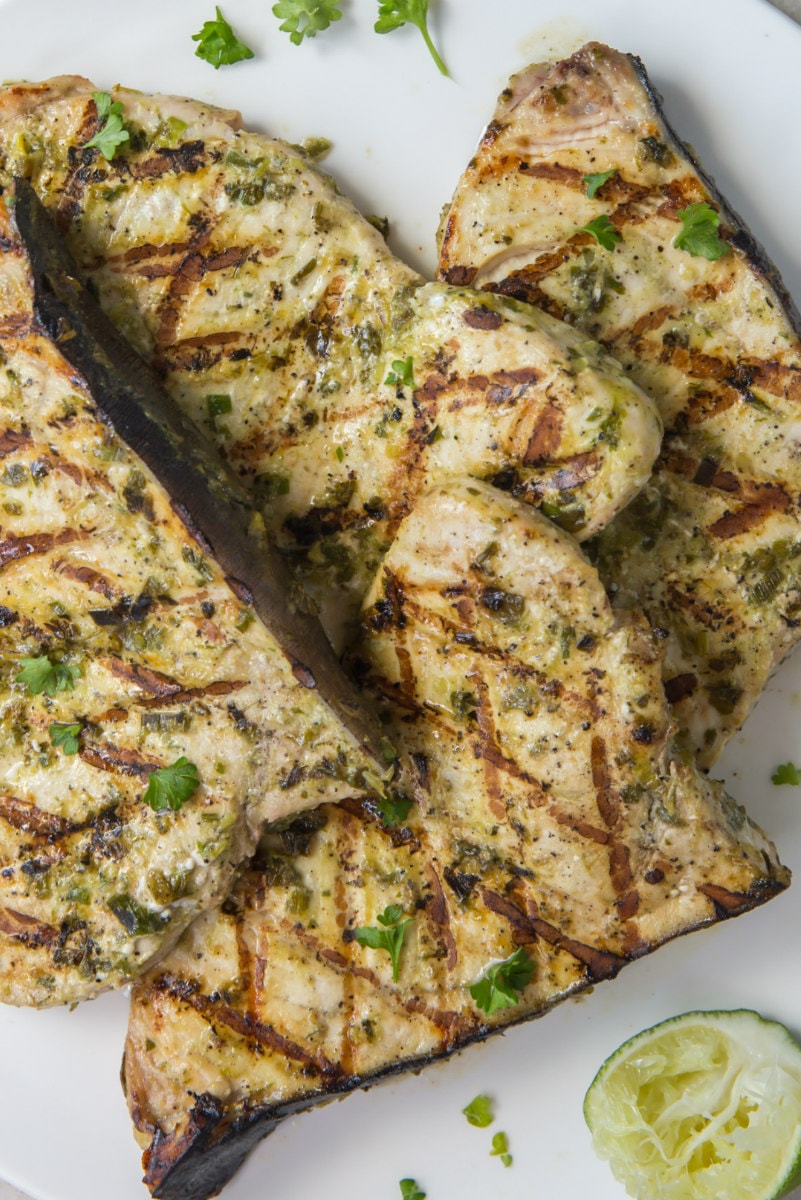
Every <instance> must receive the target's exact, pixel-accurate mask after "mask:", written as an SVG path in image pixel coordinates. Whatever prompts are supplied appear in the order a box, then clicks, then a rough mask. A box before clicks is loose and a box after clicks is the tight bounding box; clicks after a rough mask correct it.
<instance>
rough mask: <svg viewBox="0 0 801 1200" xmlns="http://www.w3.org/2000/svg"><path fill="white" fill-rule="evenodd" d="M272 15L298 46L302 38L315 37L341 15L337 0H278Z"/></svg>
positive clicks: (291, 40)
mask: <svg viewBox="0 0 801 1200" xmlns="http://www.w3.org/2000/svg"><path fill="white" fill-rule="evenodd" d="M273 15H274V16H276V17H278V18H279V20H281V21H282V24H281V25H279V26H278V28H279V29H280V30H281V31H282V32H283V33H288V34H289V40H290V42H292V43H293V44H294V45H295V46H299V45H300V43H301V42H302V41H303V39H304V38H307V37H308V38H313V37H316V36H317V34H318V33H322V32H323V30H324V29H327V28H328V26H329V25H330V24H331V23H332V22H333V21H338V20H339V19H340V17H341V16H342V12H341V10H340V7H339V0H279V3H278V4H274V5H273Z"/></svg>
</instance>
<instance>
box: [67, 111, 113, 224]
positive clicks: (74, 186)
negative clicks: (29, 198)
mask: <svg viewBox="0 0 801 1200" xmlns="http://www.w3.org/2000/svg"><path fill="white" fill-rule="evenodd" d="M85 105H86V106H85V108H84V111H83V116H82V118H81V121H80V124H79V125H78V126H77V128H76V130H75V132H74V134H73V135H72V142H73V145H72V147H71V148H70V151H69V152H68V161H69V163H70V167H69V170H68V171H67V173H66V175H65V177H64V181H63V183H62V184H61V188H60V191H59V197H58V203H57V205H56V211H55V218H56V225H57V226H58V228H59V229H60V230H61V232H62V233H66V232H67V230H68V229H69V226H70V225H71V224H72V222H73V221H74V220H75V218H76V216H77V215H78V212H79V211H80V207H81V200H82V197H83V190H84V186H85V185H86V184H87V183H88V182H90V181H91V180H94V181H95V182H100V181H102V180H104V179H106V178H107V177H108V175H107V172H106V171H105V170H103V169H98V168H96V167H95V165H94V162H95V159H96V158H97V157H98V151H96V150H87V149H85V146H86V143H87V142H89V141H91V139H92V137H93V136H94V135H95V134H96V133H98V132H99V130H100V128H101V122H100V121H99V120H98V116H97V105H96V104H95V102H94V100H92V99H91V97H89V98H88V99H87V100H86V102H85Z"/></svg>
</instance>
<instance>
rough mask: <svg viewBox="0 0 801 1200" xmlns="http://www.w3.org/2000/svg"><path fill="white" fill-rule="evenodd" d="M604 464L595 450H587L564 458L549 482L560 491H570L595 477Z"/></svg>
mask: <svg viewBox="0 0 801 1200" xmlns="http://www.w3.org/2000/svg"><path fill="white" fill-rule="evenodd" d="M556 461H557V462H559V460H558V459H557V460H556ZM602 466H603V463H602V461H601V458H600V456H599V455H598V454H596V452H595V451H594V450H585V451H584V453H583V454H577V455H576V456H575V457H574V458H568V459H563V460H562V462H561V465H560V466H559V468H558V470H557V471H556V472H555V473H554V474H553V475H551V476H550V477H549V479H548V484H549V485H550V486H551V487H553V488H556V490H557V491H558V492H565V491H570V490H571V489H572V488H576V487H579V485H580V484H582V483H587V482H588V481H589V480H590V479H593V478H594V477H595V476H596V475H597V474H598V472H599V471H600V470H601V468H602Z"/></svg>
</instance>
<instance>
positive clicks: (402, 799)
mask: <svg viewBox="0 0 801 1200" xmlns="http://www.w3.org/2000/svg"><path fill="white" fill-rule="evenodd" d="M411 807H412V801H411V800H409V799H408V798H407V797H406V796H400V795H392V794H387V795H385V796H381V798H380V799H379V800H378V803H377V804H376V809H377V811H378V815H379V817H380V818H381V824H382V825H383V826H384V827H385V828H386V829H397V828H398V826H399V825H403V823H404V821H405V820H406V818H407V817H408V815H409V812H410V810H411Z"/></svg>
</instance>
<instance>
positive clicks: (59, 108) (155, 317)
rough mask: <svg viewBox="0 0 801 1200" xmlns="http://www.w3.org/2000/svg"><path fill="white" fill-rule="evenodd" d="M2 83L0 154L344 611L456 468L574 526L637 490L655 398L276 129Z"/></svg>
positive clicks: (592, 527)
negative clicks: (481, 284) (467, 278)
mask: <svg viewBox="0 0 801 1200" xmlns="http://www.w3.org/2000/svg"><path fill="white" fill-rule="evenodd" d="M92 90H93V88H92V85H91V84H90V83H89V82H88V81H87V80H84V79H78V78H74V77H65V78H62V79H57V80H53V81H50V82H49V83H45V84H40V85H16V84H15V85H11V86H8V87H6V88H4V89H2V90H0V160H1V161H2V164H4V168H5V170H6V171H8V172H12V173H17V174H26V175H29V176H30V178H31V180H32V182H33V184H34V186H35V187H36V189H37V191H38V193H39V194H40V196H41V198H42V199H43V201H44V202H45V203H46V204H47V205H48V206H49V207H51V208H52V209H53V210H54V211H55V214H56V217H57V220H58V222H59V224H60V226H61V228H62V229H63V231H64V233H65V235H66V236H67V238H68V239H69V243H70V245H71V248H72V250H73V252H74V253H75V255H76V257H77V259H78V260H79V262H80V263H81V264H82V265H83V266H84V267H85V268H86V271H87V274H88V276H89V278H90V279H91V280H92V282H93V283H94V285H95V286H96V288H97V291H98V295H99V298H100V301H101V303H102V305H103V306H104V308H105V310H106V311H107V313H108V314H109V316H110V317H111V319H112V320H113V321H114V322H115V323H116V324H117V326H118V328H119V329H120V330H121V332H122V333H123V334H124V335H125V336H126V337H127V338H128V339H129V341H131V342H132V343H133V344H134V345H135V346H136V348H137V349H138V350H139V351H140V352H141V353H142V354H143V355H144V356H145V357H146V358H147V359H148V360H149V361H152V362H153V363H154V364H155V366H156V367H157V368H158V369H159V371H160V372H161V373H162V374H163V378H164V382H165V385H166V387H167V389H168V390H169V391H170V393H171V394H172V395H173V396H174V397H175V399H176V400H177V402H178V403H179V404H180V405H181V406H182V408H183V409H184V411H185V412H186V413H188V414H189V415H190V416H192V417H194V418H195V419H196V420H197V421H199V422H201V423H203V424H204V425H205V426H206V428H207V429H208V431H209V434H210V435H211V436H213V437H214V438H215V439H216V441H217V443H218V445H219V446H220V448H221V449H222V451H223V452H224V453H225V455H226V456H227V457H228V459H229V460H230V462H231V463H232V464H233V465H234V466H235V467H236V468H237V470H238V471H239V472H240V473H241V474H242V475H243V476H244V477H245V479H246V480H248V481H249V482H250V483H251V485H252V487H253V490H254V494H255V495H256V496H257V497H258V498H259V500H260V502H261V504H262V506H263V511H264V515H265V519H266V521H267V525H268V528H269V530H270V531H271V533H272V534H273V535H274V536H275V538H276V539H277V540H278V542H279V543H280V544H281V545H283V546H284V547H285V548H286V549H287V550H289V551H291V552H292V553H293V554H294V555H295V557H296V559H297V561H298V565H299V567H300V568H301V570H302V572H303V576H304V579H305V582H306V584H307V586H308V587H309V588H310V589H311V590H312V592H313V593H314V595H315V596H316V597H317V599H318V600H319V601H320V603H321V604H322V605H323V606H324V611H326V610H327V618H326V619H327V625H328V627H329V629H333V628H334V627H335V626H337V625H339V626H341V625H342V624H343V622H344V623H346V622H347V618H348V616H350V617H355V616H356V614H357V613H358V606H359V604H360V603H361V599H362V596H363V595H364V592H365V590H366V588H367V586H368V585H369V581H370V579H371V578H372V575H373V574H374V572H375V570H376V568H377V566H378V563H379V562H380V559H381V555H382V553H383V551H384V549H385V548H386V545H387V544H388V541H389V540H390V539H391V537H392V533H393V531H394V529H395V528H396V526H397V524H398V521H399V520H400V519H401V518H402V517H403V515H404V514H405V513H406V512H408V511H409V509H410V507H411V506H412V505H413V503H414V500H415V497H416V496H417V495H418V494H419V493H420V492H421V491H423V490H424V489H426V488H428V487H430V486H432V485H433V484H434V483H436V482H437V481H440V480H442V479H444V478H447V477H452V476H453V475H454V474H464V473H467V474H470V475H475V476H478V477H481V478H485V479H491V478H494V477H497V476H501V477H502V478H504V479H505V480H506V482H507V485H508V486H509V487H512V488H514V489H515V490H516V492H517V493H518V494H519V495H521V496H523V497H524V498H526V499H527V500H530V501H532V502H533V503H535V504H538V505H540V506H542V507H543V508H544V509H545V511H546V512H548V513H549V514H550V515H552V516H554V517H556V518H557V519H560V520H561V521H562V523H563V524H565V525H567V526H568V527H569V528H571V529H573V530H574V531H576V532H577V533H578V535H579V536H580V537H582V538H583V537H588V536H589V535H590V534H592V533H593V532H596V531H597V530H598V529H600V528H601V527H602V526H603V525H604V524H605V523H606V522H607V521H608V520H609V519H610V517H611V516H612V515H613V514H614V513H615V512H617V511H619V509H620V508H621V507H623V506H624V505H625V504H626V503H628V501H629V500H631V499H632V497H633V496H634V495H636V493H637V491H638V490H639V488H640V487H641V486H642V484H643V483H644V482H645V480H646V479H647V478H648V474H649V471H650V467H651V463H652V461H653V459H654V458H655V457H656V454H657V451H658V444H659V436H660V427H659V423H658V419H657V417H656V415H655V411H654V408H653V405H652V403H651V402H650V400H648V399H647V398H646V397H645V396H644V395H643V393H642V392H641V391H640V390H639V389H638V388H637V387H636V386H635V385H633V384H632V383H631V382H630V380H628V378H627V377H626V376H625V374H624V373H623V372H622V371H621V370H620V368H619V366H618V365H617V364H616V363H614V362H612V360H611V359H609V358H608V357H607V356H605V355H604V354H603V353H602V352H601V351H600V350H599V348H598V347H597V346H595V345H594V344H592V343H591V342H590V341H589V339H588V338H587V337H586V336H585V335H584V334H582V333H577V332H576V331H575V330H572V329H570V328H569V327H568V326H566V325H564V324H561V323H559V322H557V321H554V320H553V318H552V317H550V316H548V315H547V314H541V313H537V312H535V311H534V310H532V309H531V308H529V307H527V306H520V305H518V304H516V303H515V302H514V301H510V300H507V299H505V298H503V297H479V296H478V295H476V294H475V293H474V292H472V291H470V290H468V289H461V288H451V287H448V286H446V285H444V284H441V283H435V284H425V283H424V282H423V280H422V279H421V278H420V277H419V276H418V275H416V274H415V273H414V272H413V271H411V270H410V269H409V268H408V267H406V266H404V265H403V264H402V263H400V262H399V261H398V260H397V259H395V258H394V257H393V256H392V255H391V254H390V253H389V251H388V249H387V247H386V245H385V243H384V241H383V239H382V237H381V236H380V234H379V233H378V232H377V231H376V230H375V229H374V228H373V227H372V226H371V225H370V224H369V223H368V222H367V221H365V220H364V219H363V218H362V217H361V216H360V215H359V214H358V213H357V212H356V210H355V209H354V207H353V205H352V204H351V203H350V202H349V201H348V200H346V199H345V198H344V197H343V196H342V195H341V194H340V193H339V192H338V190H337V189H336V187H335V186H334V185H333V183H332V182H331V180H330V179H329V178H328V177H327V176H325V175H324V174H322V173H321V172H320V171H319V170H318V169H317V168H316V167H315V166H314V164H313V163H312V162H311V160H310V159H309V158H308V157H307V156H306V155H305V154H304V153H303V152H302V151H301V150H300V149H299V148H297V147H292V146H289V145H287V144H286V143H283V142H279V141H275V140H273V139H271V138H267V137H262V136H258V135H255V134H251V133H247V132H244V131H241V130H239V128H238V124H239V122H238V117H237V115H236V114H232V113H230V112H223V111H221V110H219V109H213V108H210V107H208V106H203V105H201V104H199V103H195V102H192V101H187V100H177V99H175V98H171V97H165V96H155V97H148V96H143V95H140V94H139V93H136V92H131V91H125V90H117V91H115V92H114V94H113V95H114V99H115V100H119V101H120V102H121V103H122V104H123V109H124V119H125V123H126V127H127V129H128V130H129V132H130V142H129V144H128V145H127V146H124V147H122V148H121V149H120V152H119V153H118V154H117V156H116V157H115V158H114V159H113V161H112V162H107V161H106V159H105V158H103V157H102V155H101V154H100V153H99V151H98V150H97V149H95V148H89V147H87V145H86V143H87V142H88V141H89V140H90V139H91V137H92V135H93V134H94V133H95V132H96V131H97V129H98V124H99V122H98V116H97V109H96V105H95V102H94V100H93V99H92Z"/></svg>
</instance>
